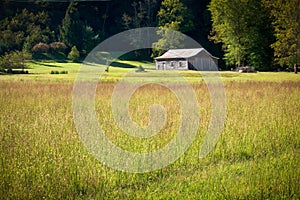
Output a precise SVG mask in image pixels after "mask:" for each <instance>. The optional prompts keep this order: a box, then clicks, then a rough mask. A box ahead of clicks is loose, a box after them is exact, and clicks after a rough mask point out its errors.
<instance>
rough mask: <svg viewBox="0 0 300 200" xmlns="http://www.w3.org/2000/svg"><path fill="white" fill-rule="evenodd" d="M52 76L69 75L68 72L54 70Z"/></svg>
mask: <svg viewBox="0 0 300 200" xmlns="http://www.w3.org/2000/svg"><path fill="white" fill-rule="evenodd" d="M50 74H68V71H61V72H59V71H57V70H52V71H51V72H50Z"/></svg>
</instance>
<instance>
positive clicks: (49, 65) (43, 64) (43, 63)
mask: <svg viewBox="0 0 300 200" xmlns="http://www.w3.org/2000/svg"><path fill="white" fill-rule="evenodd" d="M32 63H34V64H37V65H42V66H46V67H57V68H63V67H61V66H58V65H53V64H47V63H46V62H43V61H35V60H33V61H32Z"/></svg>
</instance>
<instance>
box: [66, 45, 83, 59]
mask: <svg viewBox="0 0 300 200" xmlns="http://www.w3.org/2000/svg"><path fill="white" fill-rule="evenodd" d="M68 58H69V59H70V60H72V61H73V62H78V60H79V58H80V53H79V51H78V49H77V47H76V46H73V47H72V49H71V51H70V53H69V55H68Z"/></svg>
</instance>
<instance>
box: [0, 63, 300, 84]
mask: <svg viewBox="0 0 300 200" xmlns="http://www.w3.org/2000/svg"><path fill="white" fill-rule="evenodd" d="M116 62H117V63H119V64H121V65H122V64H123V65H129V66H131V68H126V67H116V66H110V67H109V72H105V71H104V70H105V69H106V68H107V66H105V65H98V66H99V68H101V69H102V71H103V73H102V76H101V80H102V81H103V82H117V81H119V80H120V79H122V77H123V76H126V80H127V81H128V82H145V81H147V82H160V81H162V80H163V81H167V82H177V81H178V77H184V78H185V79H186V80H187V81H189V82H190V83H202V82H203V79H202V76H203V75H205V74H213V73H216V72H198V71H192V70H186V71H161V70H155V65H154V63H149V62H139V61H124V60H116ZM140 65H141V66H143V67H144V68H145V72H136V70H137V68H134V67H138V66H140ZM27 66H28V69H26V70H28V72H29V74H19V75H0V80H14V81H28V80H29V81H30V80H34V81H54V82H57V81H70V82H73V81H75V80H76V78H77V73H78V70H79V69H80V68H81V67H82V64H80V63H57V62H48V63H45V62H29V63H28V64H27ZM51 71H58V72H62V71H67V72H68V74H51ZM218 73H219V75H220V76H221V79H222V81H224V82H230V81H234V82H236V81H239V82H245V81H251V80H252V81H268V82H283V81H300V76H299V75H298V74H294V73H288V72H258V73H237V72H229V71H221V72H218ZM99 78H100V77H99ZM180 81H181V82H182V80H180Z"/></svg>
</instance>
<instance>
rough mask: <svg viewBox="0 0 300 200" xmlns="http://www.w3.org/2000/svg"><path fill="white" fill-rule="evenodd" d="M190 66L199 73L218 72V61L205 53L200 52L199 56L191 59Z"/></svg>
mask: <svg viewBox="0 0 300 200" xmlns="http://www.w3.org/2000/svg"><path fill="white" fill-rule="evenodd" d="M188 61H189V64H190V68H191V69H196V70H199V71H216V70H218V64H217V60H216V59H213V58H212V57H211V56H209V55H208V54H206V53H205V52H200V53H199V54H198V55H196V56H194V57H192V58H189V60H188Z"/></svg>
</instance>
